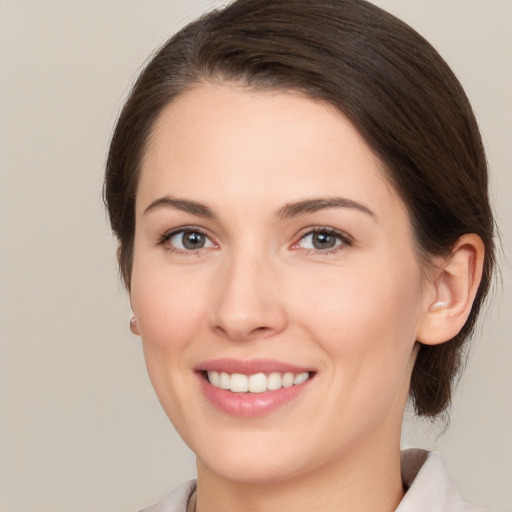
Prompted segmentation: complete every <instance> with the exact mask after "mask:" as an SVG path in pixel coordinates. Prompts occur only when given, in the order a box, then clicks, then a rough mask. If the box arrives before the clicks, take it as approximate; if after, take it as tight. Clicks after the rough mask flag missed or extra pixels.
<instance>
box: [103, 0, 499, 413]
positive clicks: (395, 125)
mask: <svg viewBox="0 0 512 512" xmlns="http://www.w3.org/2000/svg"><path fill="white" fill-rule="evenodd" d="M202 81H210V82H232V83H236V84H239V85H242V86H246V87H248V88H250V89H256V90H282V91H299V92H302V93H304V94H305V95H306V96H308V97H310V98H312V99H317V100H320V101H324V102H327V103H329V104H331V105H333V106H334V107H336V108H337V109H338V110H339V111H340V112H342V113H343V114H344V115H345V116H346V117H347V118H348V119H349V120H350V121H351V122H352V123H353V125H354V126H355V127H356V128H357V130H358V131H359V133H360V134H361V136H362V137H363V138H364V139H365V140H366V142H367V144H368V145H369V146H370V147H371V148H372V150H373V151H374V152H375V154H376V155H377V156H378V157H379V158H380V160H381V162H382V166H383V171H384V172H385V173H386V174H387V176H388V178H389V180H390V182H391V183H392V184H393V185H394V187H395V188H396V190H397V192H398V193H399V195H400V197H401V198H402V199H403V201H404V203H405V204H406V206H407V208H408V212H409V215H410V218H411V223H412V226H413V229H414V235H415V239H416V243H417V246H418V254H419V255H420V256H421V258H422V259H423V260H424V261H425V262H428V261H429V259H430V258H431V257H432V256H439V255H447V254H449V252H450V249H451V248H452V246H453V244H455V242H456V241H457V239H458V238H459V237H460V236H461V235H463V234H465V233H476V234H477V235H479V236H480V237H481V238H482V240H483V242H484V245H485V250H486V255H485V262H484V269H483V277H482V281H481V284H480V287H479V290H478V293H477V296H476V299H475V301H474V304H473V308H472V311H471V314H470V316H469V318H468V320H467V322H466V324H465V325H464V327H463V329H462V330H461V332H460V333H459V334H458V335H457V336H456V337H454V338H453V339H451V340H450V341H448V342H446V343H443V344H440V345H435V346H426V345H421V346H420V349H419V352H418V356H417V359H416V363H415V367H414V370H413V374H412V379H411V386H410V396H411V398H412V399H413V401H414V404H415V408H416V411H417V413H418V414H419V415H423V416H436V415H438V414H440V413H441V412H443V411H444V410H445V409H446V408H447V407H448V406H449V404H450V400H451V386H452V382H453V380H454V378H455V376H456V374H457V371H458V369H459V367H460V364H461V357H462V348H463V345H464V343H465V342H466V341H467V340H468V338H469V336H470V335H471V333H472V331H473V328H474V325H475V322H476V319H477V316H478V313H479V310H480V308H481V306H482V303H483V300H484V298H485V296H486V294H487V292H488V289H489V286H490V282H491V276H492V270H493V266H494V242H493V230H494V220H493V216H492V211H491V208H490V205H489V198H488V176H487V164H486V158H485V153H484V149H483V145H482V140H481V137H480V133H479V130H478V126H477V123H476V120H475V117H474V114H473V112H472V109H471V106H470V104H469V102H468V99H467V97H466V95H465V93H464V91H463V89H462V87H461V85H460V83H459V82H458V80H457V79H456V77H455V76H454V74H453V73H452V71H451V70H450V68H449V67H448V66H447V64H446V63H445V62H444V60H443V59H442V58H441V57H440V56H439V54H438V53H437V52H436V51H435V49H434V48H433V47H432V46H431V45H430V44H429V43H428V42H427V41H425V39H423V38H422V37H421V36H420V35H419V34H418V33H416V32H415V31H414V30H413V29H411V28H410V27H409V26H408V25H406V24H405V23H403V22H402V21H400V20H398V19H397V18H395V17H393V16H392V15H390V14H388V13H387V12H385V11H383V10H382V9H380V8H378V7H376V6H375V5H373V4H370V3H368V2H366V1H364V0H315V1H313V2H311V1H304V0H237V1H235V2H233V3H232V4H230V5H228V6H227V7H225V8H224V9H221V10H216V11H212V12H210V13H208V14H206V15H204V16H203V17H202V18H200V19H198V20H196V21H194V22H192V23H190V24H189V25H187V26H186V27H185V28H183V29H182V30H180V31H179V32H178V33H177V34H175V35H174V36H173V37H172V38H171V39H170V40H169V41H168V42H167V43H166V44H165V45H164V46H163V47H162V48H161V49H160V50H159V51H158V52H157V53H156V54H155V55H154V57H153V58H152V59H151V61H150V62H149V64H148V65H147V66H146V68H145V69H144V70H143V72H142V73H141V75H140V77H139V78H138V80H137V82H136V83H135V85H134V87H133V90H132V92H131V94H130V96H129V98H128V100H127V101H126V104H125V106H124V108H123V110H122V112H121V114H120V117H119V119H118V122H117V125H116V128H115V131H114V134H113V137H112V141H111V145H110V152H109V154H108V160H107V166H106V176H105V185H104V197H105V202H106V204H107V208H108V212H109V216H110V222H111V226H112V229H113V231H114V233H115V235H116V237H117V239H118V241H119V252H118V257H119V264H120V269H121V273H122V276H123V279H124V282H125V284H126V286H127V288H128V289H129V288H130V275H131V265H132V257H133V241H134V233H135V196H136V190H137V181H138V175H139V171H140V166H141V161H142V159H143V156H144V152H145V148H146V145H147V142H148V138H149V137H150V134H151V131H152V128H153V126H154V124H155V121H156V120H157V118H158V116H159V115H160V113H161V112H162V110H163V109H164V108H165V107H166V106H167V105H168V104H170V103H171V102H173V101H174V100H175V99H176V98H177V97H178V96H179V95H180V94H182V93H184V92H185V91H187V90H189V89H191V88H192V87H193V86H194V85H196V84H198V83H200V82H202Z"/></svg>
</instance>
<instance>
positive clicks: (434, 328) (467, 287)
mask: <svg viewBox="0 0 512 512" xmlns="http://www.w3.org/2000/svg"><path fill="white" fill-rule="evenodd" d="M484 255H485V247H484V244H483V242H482V239H481V238H480V237H479V236H478V235H475V234H466V235H463V236H461V237H460V238H459V239H458V240H457V242H456V244H455V245H454V247H453V249H452V252H451V253H450V255H449V256H448V257H446V258H443V259H442V260H441V261H439V262H437V263H438V265H437V268H435V269H434V271H433V274H432V275H431V276H430V280H429V282H428V283H427V285H426V286H427V288H428V290H427V293H426V294H425V296H426V304H425V306H424V307H425V311H424V314H423V318H422V320H421V322H420V325H419V329H418V334H417V340H418V341H419V342H420V343H423V344H425V345H438V344H440V343H444V342H445V341H448V340H450V339H452V338H453V337H454V336H456V335H457V334H458V333H459V331H460V330H461V329H462V327H463V326H464V324H465V323H466V320H467V319H468V316H469V313H470V312H471V307H472V305H473V301H474V299H475V295H476V292H477V290H478V286H479V285H480V280H481V279H482V268H483V262H484Z"/></svg>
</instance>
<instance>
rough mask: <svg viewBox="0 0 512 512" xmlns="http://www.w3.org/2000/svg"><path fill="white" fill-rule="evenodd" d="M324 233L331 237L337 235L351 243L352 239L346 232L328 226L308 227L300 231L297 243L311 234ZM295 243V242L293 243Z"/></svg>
mask: <svg viewBox="0 0 512 512" xmlns="http://www.w3.org/2000/svg"><path fill="white" fill-rule="evenodd" d="M322 232H326V233H329V234H332V235H337V236H339V237H340V238H343V239H345V240H347V241H350V242H351V243H353V242H354V241H355V240H354V237H353V236H352V235H350V234H348V233H347V232H346V231H343V230H341V229H336V228H332V227H330V226H310V227H308V228H304V229H301V230H300V231H299V233H298V234H297V235H296V238H297V241H299V240H302V239H303V238H304V237H305V236H307V235H310V234H313V233H322ZM295 243H296V242H295Z"/></svg>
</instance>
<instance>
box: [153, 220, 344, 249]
mask: <svg viewBox="0 0 512 512" xmlns="http://www.w3.org/2000/svg"><path fill="white" fill-rule="evenodd" d="M185 233H197V234H199V235H202V236H204V237H205V238H207V239H208V240H209V241H210V242H211V243H213V244H214V242H212V240H211V238H210V237H209V236H208V234H207V233H206V231H205V230H204V229H202V228H199V227H197V226H185V227H181V228H178V229H173V230H172V231H168V232H166V233H163V234H162V235H160V237H159V240H158V242H157V244H156V245H158V246H165V249H166V250H168V251H169V252H171V253H175V254H184V255H187V256H188V255H199V254H201V253H202V251H203V250H204V249H207V248H205V247H201V248H199V249H189V250H187V249H178V248H176V247H173V246H172V245H170V244H168V242H169V241H170V240H171V238H172V237H174V236H176V235H179V234H185ZM315 234H326V235H328V236H334V237H336V238H337V239H338V240H339V241H340V243H339V244H338V245H335V246H334V247H332V248H328V249H304V251H305V252H306V254H308V255H309V254H310V255H317V254H319V255H328V254H333V253H337V252H338V251H342V250H344V249H346V248H347V247H351V246H352V245H353V243H354V241H353V239H352V238H351V237H350V236H349V235H347V234H346V233H344V232H342V231H339V230H337V229H334V228H330V227H325V226H318V227H314V228H307V229H305V230H303V231H302V233H301V234H300V238H299V240H298V241H297V242H295V243H293V245H292V246H291V248H292V249H294V250H299V249H300V247H299V244H300V243H301V242H302V241H304V240H305V239H306V238H307V237H308V236H314V235H315Z"/></svg>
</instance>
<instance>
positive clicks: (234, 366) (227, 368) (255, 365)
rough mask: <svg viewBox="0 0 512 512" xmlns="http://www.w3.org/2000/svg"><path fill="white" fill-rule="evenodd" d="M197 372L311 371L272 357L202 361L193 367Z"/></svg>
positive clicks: (248, 373)
mask: <svg viewBox="0 0 512 512" xmlns="http://www.w3.org/2000/svg"><path fill="white" fill-rule="evenodd" d="M194 370H195V371H197V372H210V371H214V372H226V373H230V374H232V373H241V374H243V375H253V374H255V373H272V372H280V373H286V372H291V373H304V372H311V371H313V370H312V369H311V368H306V367H303V366H297V365H294V364H290V363H286V362H283V361H277V360H274V359H249V360H247V359H245V360H244V359H233V358H222V359H212V360H210V361H204V362H202V363H200V364H198V365H197V366H196V367H195V368H194Z"/></svg>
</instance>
